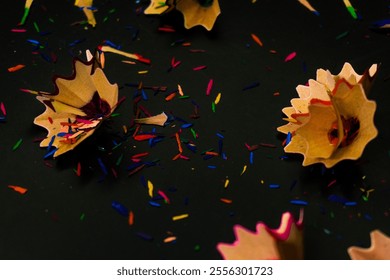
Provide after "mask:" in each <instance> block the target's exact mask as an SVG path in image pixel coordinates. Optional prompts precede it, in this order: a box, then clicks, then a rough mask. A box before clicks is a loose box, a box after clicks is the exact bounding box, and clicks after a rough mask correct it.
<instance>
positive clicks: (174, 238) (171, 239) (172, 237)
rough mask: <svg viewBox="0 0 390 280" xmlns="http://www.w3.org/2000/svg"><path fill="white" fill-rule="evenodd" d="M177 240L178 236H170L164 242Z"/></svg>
mask: <svg viewBox="0 0 390 280" xmlns="http://www.w3.org/2000/svg"><path fill="white" fill-rule="evenodd" d="M175 240H176V236H169V237H167V238H165V239H164V243H169V242H172V241H175Z"/></svg>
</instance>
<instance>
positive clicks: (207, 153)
mask: <svg viewBox="0 0 390 280" xmlns="http://www.w3.org/2000/svg"><path fill="white" fill-rule="evenodd" d="M205 154H206V155H209V156H219V154H218V153H216V152H205Z"/></svg>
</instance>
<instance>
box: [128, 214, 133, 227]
mask: <svg viewBox="0 0 390 280" xmlns="http://www.w3.org/2000/svg"><path fill="white" fill-rule="evenodd" d="M133 224H134V212H133V211H130V212H129V226H132V225H133Z"/></svg>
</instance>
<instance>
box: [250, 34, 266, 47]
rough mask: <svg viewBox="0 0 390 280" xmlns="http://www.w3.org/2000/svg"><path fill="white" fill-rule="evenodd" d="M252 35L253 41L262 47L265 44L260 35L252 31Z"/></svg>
mask: <svg viewBox="0 0 390 280" xmlns="http://www.w3.org/2000/svg"><path fill="white" fill-rule="evenodd" d="M251 36H252V39H253V41H255V42H256V44H258V45H259V46H260V47H262V46H263V42H262V41H261V40H260V38H259V37H257V35H255V34H253V33H252V34H251Z"/></svg>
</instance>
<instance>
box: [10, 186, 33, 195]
mask: <svg viewBox="0 0 390 280" xmlns="http://www.w3.org/2000/svg"><path fill="white" fill-rule="evenodd" d="M8 188H10V189H13V190H14V191H16V192H18V193H20V194H25V193H26V192H27V191H28V189H26V188H23V187H19V186H13V185H8Z"/></svg>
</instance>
